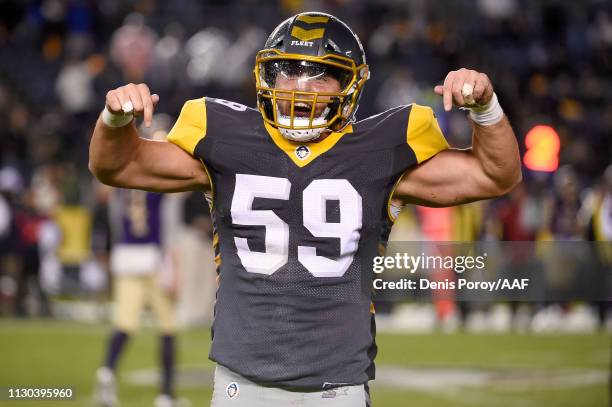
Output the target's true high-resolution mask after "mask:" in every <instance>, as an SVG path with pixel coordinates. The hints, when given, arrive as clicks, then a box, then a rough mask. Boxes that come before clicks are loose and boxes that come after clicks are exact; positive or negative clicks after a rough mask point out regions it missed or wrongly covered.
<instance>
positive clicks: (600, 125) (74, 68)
mask: <svg viewBox="0 0 612 407" xmlns="http://www.w3.org/2000/svg"><path fill="white" fill-rule="evenodd" d="M303 10H321V11H327V12H330V13H332V14H334V15H337V16H338V17H339V18H341V19H343V20H345V21H346V22H347V23H348V24H349V25H350V26H351V27H352V28H354V29H355V30H356V32H357V33H358V35H359V36H360V38H361V39H362V42H363V43H364V47H365V49H366V53H367V56H368V63H369V64H370V67H371V71H372V79H371V80H370V81H369V82H368V83H367V86H366V88H365V94H364V97H363V99H362V103H361V106H360V109H359V111H358V117H359V118H363V117H367V116H368V115H370V114H373V113H377V112H379V111H381V110H384V109H386V108H389V107H391V106H395V105H398V104H403V103H408V102H412V101H415V102H417V103H421V104H425V105H429V106H432V107H433V108H434V110H435V111H436V114H437V116H438V119H439V121H440V124H441V126H442V128H443V131H444V133H445V134H446V135H447V137H448V139H449V141H450V143H451V144H452V145H454V146H458V147H461V146H467V145H469V143H470V129H469V125H468V123H467V121H466V120H465V119H464V115H465V114H464V113H463V112H460V111H457V110H454V111H453V112H451V113H445V112H444V111H443V109H442V107H441V103H440V99H439V97H437V96H435V95H434V94H433V86H434V85H435V84H437V83H440V82H441V81H442V80H443V78H444V76H445V75H446V73H447V72H448V71H449V70H452V69H457V68H459V67H470V68H473V69H476V70H479V71H483V72H486V73H487V74H488V75H489V76H490V77H491V78H492V80H493V83H494V85H495V88H496V92H497V93H498V95H499V97H500V100H501V103H502V106H503V108H504V110H505V112H506V113H507V115H508V116H509V117H510V119H511V122H512V124H513V127H514V129H515V132H516V134H517V137H518V139H519V143H520V145H521V148H522V153H523V154H524V153H525V152H526V148H525V141H526V140H525V139H526V136H527V134H528V133H529V131H530V130H531V129H533V128H534V126H536V125H544V126H550V128H552V129H554V135H552V136H549V135H550V132H549V130H550V129H549V128H546V131H545V133H546V134H547V136H546V137H551V140H552V141H551V142H552V147H551V148H549V149H545V151H544V152H543V154H542V155H537V154H536V155H535V156H536V158H535V159H534V160H529V159H526V160H524V163H525V164H526V165H528V166H530V167H531V168H532V169H536V170H532V169H530V168H527V167H525V168H524V176H525V182H524V183H523V184H522V185H521V186H520V187H519V188H517V190H516V191H514V192H513V193H512V194H511V196H510V197H507V198H504V199H499V200H495V201H492V202H487V203H481V204H474V205H467V206H463V207H459V208H454V209H439V210H435V211H434V212H432V211H430V210H425V209H418V208H417V209H415V208H410V209H408V210H406V211H404V213H403V214H402V216H401V217H400V220H399V221H398V227H397V228H396V230H395V231H394V238H395V239H398V240H419V239H427V238H431V237H432V234H431V233H433V236H435V237H436V238H438V239H446V240H462V241H465V240H478V239H500V240H537V239H551V238H552V239H574V240H593V239H594V238H595V236H594V234H593V231H592V230H591V229H592V228H591V226H592V222H591V219H592V216H593V211H594V208H593V206H592V205H591V204H590V203H591V202H593V201H594V200H596V199H597V197H600V196H601V195H602V194H605V193H611V192H610V191H612V180H610V178H612V174H610V175H608V176H607V177H608V179H609V180H608V186H606V181H605V179H604V171H605V169H606V168H607V167H608V166H609V165H610V164H611V163H612V159H611V157H612V137H611V136H612V103H610V102H611V99H612V78H611V72H612V58H611V56H612V52H611V51H612V50H611V48H612V6H611V5H610V4H609V2H605V1H595V0H591V1H582V2H565V1H551V0H547V1H537V2H531V1H526V0H479V1H452V2H451V1H440V2H427V1H424V0H413V1H400V0H397V1H394V0H386V1H383V0H376V1H366V0H360V1H358V0H353V1H351V0H335V1H332V0H329V1H323V0H320V1H315V0H312V1H308V0H304V1H300V0H286V1H241V2H238V1H229V0H224V1H217V0H215V1H206V2H200V1H195V0H193V1H190V0H182V1H172V2H161V1H118V0H102V1H84V0H83V1H76V0H75V1H58V0H46V1H34V2H25V1H0V190H1V199H0V239H1V245H0V387H1V386H8V385H31V386H34V385H51V384H55V385H71V386H74V387H75V390H76V394H77V398H76V402H75V403H71V404H70V405H88V404H89V398H90V395H91V389H92V384H93V372H94V371H95V368H96V367H97V366H98V364H99V363H100V361H101V358H102V353H103V343H104V339H105V335H106V334H107V332H108V329H109V327H108V314H109V312H108V311H109V305H108V298H109V288H108V287H109V284H108V273H107V272H106V271H105V259H106V254H107V249H108V242H107V233H106V232H107V228H108V225H107V224H106V222H105V219H106V215H105V211H106V206H107V203H108V199H109V195H108V191H107V190H106V189H105V188H103V187H101V186H100V185H98V184H97V183H96V182H94V180H93V179H92V176H91V175H90V174H89V172H88V171H87V149H88V139H89V137H90V135H91V131H92V129H93V124H94V123H95V120H96V117H97V115H98V114H99V112H100V110H101V109H102V107H103V101H104V95H105V93H106V91H108V90H109V89H112V88H114V87H117V86H119V85H121V84H123V83H127V82H136V83H137V82H145V83H147V84H149V86H150V87H151V88H152V89H153V90H154V91H155V92H156V93H158V94H159V95H160V97H161V101H160V103H159V105H158V108H157V110H156V112H157V113H160V115H158V116H156V125H155V126H154V127H155V128H154V129H153V131H152V132H156V131H160V132H162V133H163V131H165V130H167V128H168V126H170V125H171V123H172V122H173V120H174V118H175V117H176V116H177V114H178V112H179V111H180V108H181V106H182V104H183V102H184V101H185V100H186V99H190V98H196V97H200V96H202V95H207V96H212V97H219V98H223V99H228V100H233V101H236V102H241V103H244V104H247V105H251V106H252V105H254V102H255V98H254V85H253V82H252V76H251V70H252V64H253V60H254V53H255V51H257V50H258V49H259V48H260V47H261V46H262V44H263V42H264V40H265V37H266V35H267V33H269V32H270V31H271V29H272V28H273V27H274V26H276V24H278V23H279V22H280V21H281V20H282V19H284V18H286V17H287V16H289V15H292V14H293V13H295V12H299V11H303ZM539 129H543V128H539ZM542 134H543V133H542ZM555 140H558V142H559V153H558V162H557V160H556V158H557V154H555ZM525 158H527V157H525ZM606 188H607V189H606ZM606 191H607V192H606ZM171 202H172V203H171V205H169V206H170V208H169V209H168V219H169V220H168V223H169V227H170V230H171V233H170V234H171V236H180V237H184V236H191V237H192V239H190V240H189V242H190V244H192V245H194V246H193V247H195V248H199V249H200V251H198V250H197V249H196V251H197V252H198V254H199V255H200V256H201V257H194V256H191V257H190V258H189V260H188V261H186V263H189V264H187V265H185V275H184V277H183V279H182V281H183V283H182V284H183V285H185V286H189V284H188V283H187V282H186V281H187V280H188V281H189V282H194V284H195V286H194V285H191V287H192V288H193V287H196V288H197V289H196V290H195V292H194V291H193V290H192V291H191V293H187V291H188V290H184V291H183V295H181V298H180V301H179V313H180V317H181V321H182V323H183V325H184V326H185V329H184V331H183V333H182V334H181V336H180V357H179V371H180V373H179V379H178V386H179V394H180V395H181V396H184V397H186V398H188V399H190V400H191V401H192V402H193V403H194V405H206V404H207V402H208V399H209V395H210V379H211V376H210V372H211V369H212V363H211V362H208V361H207V360H206V355H207V350H208V345H209V340H210V338H209V332H208V329H207V327H206V326H207V323H208V321H209V320H210V298H211V296H212V295H214V293H213V292H211V289H212V291H214V288H212V287H214V271H213V269H214V267H213V263H212V258H211V257H210V256H211V255H210V251H207V250H208V249H207V248H208V247H209V245H210V240H209V238H208V236H207V231H208V230H209V228H210V222H209V221H208V218H207V214H206V210H205V207H204V205H205V204H204V201H203V200H202V199H201V197H200V196H197V195H189V194H187V195H177V196H174V197H172V199H171ZM26 209H27V210H26ZM24 212H27V213H29V214H34V215H33V216H39V217H43V218H47V219H50V220H52V221H53V222H54V223H55V225H56V226H57V228H56V229H55V230H57V231H59V234H53V233H50V235H47V236H40V235H37V234H34V235H27V234H24V233H21V232H22V231H23V230H22V229H21V228H20V224H19V223H18V219H22V217H20V216H18V215H19V214H23V213H24ZM526 214H527V215H526ZM426 219H429V220H431V219H434V220H436V223H435V225H433V226H432V225H431V222H427V221H425V220H426ZM428 225H429V226H430V229H431V230H428V228H427V226H428ZM432 230H433V232H432ZM436 233H439V234H436ZM24 236H25V237H24ZM58 236H59V237H58ZM20 239H26V240H27V239H30V240H31V242H33V243H34V244H35V245H36V246H37V247H38V249H39V250H42V251H44V250H45V249H49V248H51V250H50V253H49V250H47V252H46V253H45V254H46V255H47V256H43V262H42V264H41V270H43V271H44V272H41V273H40V274H39V275H33V276H31V275H28V274H27V273H26V272H25V271H24V264H25V263H26V261H25V260H27V258H28V256H27V252H26V251H24V249H23V248H24V246H23V245H22V244H21V242H20ZM180 242H182V241H180ZM180 242H179V238H178V237H176V238H175V243H177V244H179V245H180ZM55 245H59V246H58V247H57V250H55ZM192 253H193V250H190V251H189V252H188V253H185V254H184V257H189V256H190V255H191V254H192ZM206 256H208V257H206ZM206 259H208V261H206ZM198 264H200V265H201V264H208V265H209V266H205V267H200V268H199V269H198V268H197V266H195V265H198ZM189 279H191V280H189ZM39 286H42V293H41V292H40V290H38V288H39ZM203 292H206V293H207V294H206V295H200V294H201V293H203ZM41 294H42V295H41ZM198 301H199V302H198ZM47 305H48V306H47ZM604 305H606V304H604ZM393 306H394V307H393V312H392V313H388V314H387V313H386V312H385V311H391V308H392V307H391V306H390V305H389V304H386V303H381V304H380V307H379V308H380V314H381V315H380V317H381V318H380V320H381V326H382V328H383V329H381V331H382V332H381V333H380V336H379V340H378V342H379V345H380V354H379V358H378V364H379V366H380V368H381V369H380V374H379V380H378V382H377V383H376V384H375V385H374V390H373V397H374V403H375V405H376V406H403V405H419V406H420V405H431V406H445V405H449V406H450V405H453V406H456V405H464V406H479V405H497V406H518V405H520V406H532V405H533V406H574V405H575V406H604V405H608V403H609V402H610V395H609V393H610V386H611V385H612V384H611V382H610V376H609V375H610V373H609V370H610V363H611V354H610V339H611V338H610V325H611V324H610V320H609V317H607V316H606V315H605V314H600V315H598V313H597V312H598V310H597V308H595V307H591V306H590V305H589V304H583V303H569V304H568V303H564V304H551V305H549V306H542V305H540V306H538V307H535V306H532V307H527V309H526V310H524V311H523V312H522V313H521V312H518V313H515V314H513V315H511V314H510V312H511V310H509V308H508V305H507V304H497V305H496V306H494V307H492V308H489V309H484V310H480V309H477V308H476V309H474V308H469V309H468V310H467V311H465V310H462V309H460V308H465V307H459V306H457V305H456V304H439V303H438V304H435V306H434V305H431V304H427V303H425V304H422V303H419V304H411V303H408V304H407V303H401V304H397V303H394V304H393ZM387 308H388V309H387ZM601 309H602V307H601V306H600V307H599V310H600V311H601ZM603 309H605V307H603ZM508 315H510V316H508ZM517 315H518V317H517ZM606 318H608V319H607V320H606ZM500 321H501V322H500ZM606 325H607V327H606ZM606 328H607V329H606ZM154 347H155V342H154V331H152V330H149V329H148V328H147V329H144V330H143V331H142V332H141V334H140V335H139V336H138V337H137V338H136V339H135V340H134V342H133V343H131V344H130V347H129V350H128V353H127V355H126V359H125V360H124V361H123V362H122V364H121V367H120V368H121V373H120V396H121V399H122V401H123V404H124V405H129V406H139V405H143V406H144V405H150V404H151V400H152V399H153V397H154V396H155V386H156V383H155V374H154V372H155V369H156V368H155V366H156V360H155V353H154ZM2 403H3V401H1V400H0V404H2ZM44 404H45V403H42V402H32V403H31V405H36V406H39V405H44ZM19 405H24V406H26V405H29V404H28V402H21V403H20V404H19Z"/></svg>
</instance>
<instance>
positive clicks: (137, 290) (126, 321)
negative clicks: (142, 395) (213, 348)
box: [94, 189, 184, 407]
mask: <svg viewBox="0 0 612 407" xmlns="http://www.w3.org/2000/svg"><path fill="white" fill-rule="evenodd" d="M163 198H164V195H163V194H159V193H154V192H146V191H139V190H135V189H117V190H115V191H113V199H112V200H111V203H110V212H111V216H110V217H111V226H112V232H113V233H112V235H113V241H114V242H113V247H112V250H111V256H110V269H111V272H112V273H113V275H114V279H113V308H114V309H113V328H114V329H113V332H112V334H111V335H110V337H109V340H108V344H107V346H106V354H105V360H104V364H103V366H101V367H100V368H98V370H97V371H96V389H95V395H94V398H95V401H96V403H97V404H98V405H100V406H103V407H115V406H117V405H118V404H119V403H118V400H117V391H116V379H115V376H116V371H117V364H118V362H119V359H120V357H121V355H122V354H123V352H124V350H125V346H126V344H127V342H128V340H129V338H130V337H132V336H133V335H134V333H135V332H136V331H137V330H138V328H139V326H140V318H141V314H142V312H143V311H144V308H145V307H147V306H148V307H150V308H151V309H152V311H153V312H154V314H155V317H156V321H157V324H158V327H159V332H160V338H159V344H160V346H159V352H160V357H159V360H160V364H161V380H160V394H159V395H158V396H157V397H156V398H155V402H154V405H155V407H172V406H175V405H179V404H181V405H182V404H184V403H183V402H182V399H175V397H174V391H173V390H174V389H173V387H174V380H173V377H174V364H175V362H174V359H175V347H176V344H175V335H176V316H175V308H176V307H175V293H174V287H172V284H171V283H170V284H167V283H165V281H164V279H163V277H165V276H166V275H168V274H169V273H170V274H171V273H172V269H173V267H172V265H171V263H172V262H171V260H169V258H170V254H169V253H168V252H169V251H168V250H167V249H165V248H164V245H163V244H162V223H163V222H162V205H163ZM166 280H167V279H166Z"/></svg>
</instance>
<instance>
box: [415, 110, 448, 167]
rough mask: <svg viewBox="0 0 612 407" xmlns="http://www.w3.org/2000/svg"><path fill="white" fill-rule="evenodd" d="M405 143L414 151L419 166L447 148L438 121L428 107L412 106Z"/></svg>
mask: <svg viewBox="0 0 612 407" xmlns="http://www.w3.org/2000/svg"><path fill="white" fill-rule="evenodd" d="M406 142H407V143H408V145H409V146H410V148H411V149H412V151H414V155H415V156H416V159H417V162H418V163H419V164H420V163H422V162H423V161H426V160H428V159H430V158H431V157H433V156H434V155H436V154H438V153H439V152H440V151H442V150H445V149H447V148H448V143H447V142H446V139H445V138H444V135H443V134H442V131H441V130H440V126H439V125H438V120H436V118H435V117H434V114H433V110H432V109H431V108H430V107H426V106H421V105H417V104H416V103H415V104H413V105H412V109H411V110H410V117H409V118H408V128H407V130H406Z"/></svg>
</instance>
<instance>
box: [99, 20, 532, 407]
mask: <svg viewBox="0 0 612 407" xmlns="http://www.w3.org/2000/svg"><path fill="white" fill-rule="evenodd" d="M369 76H370V73H369V69H368V65H367V64H366V58H365V53H364V50H363V47H362V45H361V43H360V41H359V39H358V38H357V36H356V35H355V33H354V32H353V31H352V30H351V29H350V28H349V27H348V26H347V25H346V24H344V23H343V22H341V21H340V20H338V19H337V18H335V17H333V16H331V15H328V14H323V13H312V12H310V13H301V14H298V15H296V16H294V17H291V18H289V19H287V20H286V21H284V22H283V23H281V24H280V25H279V26H278V27H277V28H276V29H275V30H274V31H273V32H272V34H271V35H270V37H269V38H268V40H267V41H266V44H265V46H264V49H262V50H261V51H260V52H258V53H257V55H256V58H255V69H254V77H255V83H256V89H257V109H252V108H249V107H247V106H243V105H241V104H238V103H234V102H230V101H225V100H220V99H213V98H204V97H203V98H200V99H195V100H190V101H187V102H186V103H185V105H184V107H183V109H182V111H181V114H180V116H179V118H178V120H177V122H176V123H175V125H174V127H173V129H172V130H171V131H170V133H169V135H168V138H167V141H165V142H151V141H147V140H144V139H142V138H139V136H138V132H137V131H136V128H135V126H134V124H133V116H134V115H142V116H143V117H144V121H145V124H147V123H150V121H151V115H152V113H153V110H154V106H155V104H156V103H157V101H158V100H159V96H157V95H156V94H151V93H150V90H149V88H148V87H147V86H146V85H145V84H128V85H125V86H121V87H119V88H117V89H114V90H111V91H110V92H108V94H107V95H106V107H105V109H104V111H103V112H102V114H101V116H100V119H99V120H98V122H97V124H96V128H95V130H94V135H93V138H92V140H91V145H90V168H91V171H92V172H93V174H94V175H95V176H96V177H98V179H100V180H101V181H102V182H104V183H107V184H110V185H115V186H121V187H124V188H138V189H145V190H152V191H165V192H170V191H184V190H193V189H199V190H208V189H209V190H210V199H211V210H212V212H213V214H214V220H215V227H216V235H215V239H214V242H215V244H216V250H217V253H218V256H217V262H218V266H219V267H218V270H219V287H218V292H217V305H216V314H215V319H214V322H213V327H212V331H213V342H212V348H211V352H210V358H211V359H212V360H214V361H216V362H217V369H216V372H215V381H214V393H213V405H214V406H225V405H230V404H231V405H235V406H275V405H297V404H299V405H307V406H310V405H312V406H322V405H330V406H331V405H333V406H358V405H362V406H365V405H368V404H369V395H368V381H369V380H371V379H373V378H374V365H373V360H374V357H375V355H376V345H375V341H374V335H375V325H374V316H373V313H372V312H371V307H370V305H371V281H372V275H371V273H372V258H373V257H374V256H375V255H376V254H377V248H378V243H379V240H380V237H381V236H383V237H384V236H386V234H387V232H386V231H388V226H389V224H390V223H392V221H393V219H394V213H393V211H392V210H391V208H390V205H389V204H390V201H391V198H392V197H394V198H400V199H403V201H404V203H408V204H409V203H412V204H420V205H429V206H449V205H457V204H461V203H465V202H470V201H474V200H479V199H486V198H492V197H496V196H499V195H502V194H505V193H506V192H508V191H510V190H511V189H512V188H513V187H514V186H515V185H516V184H517V183H518V182H520V180H521V172H520V159H519V153H518V147H517V142H516V139H515V136H514V133H513V131H512V128H511V126H510V124H509V122H508V120H507V118H506V117H505V116H504V114H503V111H502V109H501V107H500V105H499V102H498V101H497V97H496V96H495V93H494V92H493V85H492V84H491V82H490V80H489V78H488V77H487V76H486V75H485V74H483V73H479V72H476V71H473V70H467V69H460V70H458V71H452V72H450V73H449V74H448V76H447V77H446V79H445V81H444V84H443V85H440V86H436V87H435V92H436V93H437V94H439V95H441V96H442V98H443V102H444V107H445V109H446V110H450V109H451V107H452V105H453V103H454V104H455V105H456V106H459V107H465V108H468V109H469V110H470V113H469V116H470V121H471V124H472V127H473V146H472V148H471V149H467V150H457V149H452V148H449V146H448V144H447V142H446V140H445V138H444V136H443V135H442V132H441V131H440V128H439V126H438V123H437V121H436V118H435V116H434V114H433V112H432V110H431V109H430V108H428V107H424V106H419V105H416V104H407V105H404V106H398V107H396V108H393V109H390V110H388V111H385V112H382V113H380V114H378V115H375V116H372V117H369V118H366V119H364V120H361V121H356V120H355V112H356V110H357V107H358V105H359V100H360V97H361V94H362V92H363V88H364V85H365V83H366V81H367V80H368V78H369Z"/></svg>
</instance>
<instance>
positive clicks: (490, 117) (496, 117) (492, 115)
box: [470, 93, 504, 126]
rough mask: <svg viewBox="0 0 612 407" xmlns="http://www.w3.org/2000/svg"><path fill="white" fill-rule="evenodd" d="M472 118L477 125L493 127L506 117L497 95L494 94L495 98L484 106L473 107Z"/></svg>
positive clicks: (471, 110) (471, 109)
mask: <svg viewBox="0 0 612 407" xmlns="http://www.w3.org/2000/svg"><path fill="white" fill-rule="evenodd" d="M470 117H471V118H472V120H474V122H475V123H478V124H480V125H482V126H492V125H494V124H497V123H499V122H500V121H501V119H502V118H503V117H504V111H503V110H502V108H501V105H500V104H499V101H498V100H497V95H496V94H495V93H493V97H492V98H491V100H490V101H489V103H487V104H486V105H484V106H478V107H471V108H470Z"/></svg>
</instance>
